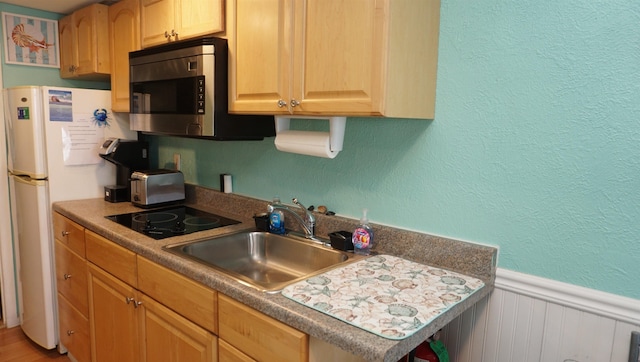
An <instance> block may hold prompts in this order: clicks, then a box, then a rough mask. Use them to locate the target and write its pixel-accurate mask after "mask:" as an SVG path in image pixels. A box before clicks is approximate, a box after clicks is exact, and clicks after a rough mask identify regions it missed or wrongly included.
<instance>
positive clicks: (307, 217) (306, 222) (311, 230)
mask: <svg viewBox="0 0 640 362" xmlns="http://www.w3.org/2000/svg"><path fill="white" fill-rule="evenodd" d="M292 201H293V203H294V204H296V205H298V206H299V207H300V209H302V210H303V211H304V219H303V218H302V217H301V216H300V215H298V213H297V212H295V211H293V210H291V209H290V208H289V207H288V206H287V205H283V204H275V203H271V204H269V206H267V210H268V211H269V212H273V210H276V209H278V210H282V211H285V212H286V213H287V214H289V215H291V216H293V218H294V219H295V220H297V221H298V223H300V225H301V226H302V229H303V230H304V237H305V238H307V239H315V229H316V218H315V216H313V214H312V213H311V211H309V210H307V208H306V207H304V205H302V204H301V203H300V202H298V199H296V198H294V199H293V200H292Z"/></svg>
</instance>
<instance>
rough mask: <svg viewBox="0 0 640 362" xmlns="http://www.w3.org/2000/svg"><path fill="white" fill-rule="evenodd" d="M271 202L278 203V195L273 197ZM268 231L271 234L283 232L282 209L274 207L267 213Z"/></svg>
mask: <svg viewBox="0 0 640 362" xmlns="http://www.w3.org/2000/svg"><path fill="white" fill-rule="evenodd" d="M273 204H274V205H275V204H280V198H279V197H278V196H276V197H274V198H273ZM269 232H270V233H272V234H280V235H282V234H284V213H283V212H282V210H278V209H274V210H273V211H272V212H271V214H270V215H269Z"/></svg>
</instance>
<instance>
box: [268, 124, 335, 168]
mask: <svg viewBox="0 0 640 362" xmlns="http://www.w3.org/2000/svg"><path fill="white" fill-rule="evenodd" d="M274 118H275V129H276V138H277V137H278V134H285V133H287V132H294V131H289V127H290V125H291V119H295V118H299V119H323V120H329V132H328V133H327V132H319V131H295V132H300V133H307V134H326V135H328V137H329V148H330V151H331V155H330V156H329V157H330V158H334V157H335V156H336V155H337V153H338V152H340V151H342V145H343V143H344V130H345V126H346V123H347V117H339V116H326V117H320V116H302V117H299V116H298V117H294V116H275V117H274ZM276 148H278V145H277V142H276ZM284 151H285V152H292V151H287V150H284ZM301 154H305V153H301Z"/></svg>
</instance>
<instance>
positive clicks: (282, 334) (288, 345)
mask: <svg viewBox="0 0 640 362" xmlns="http://www.w3.org/2000/svg"><path fill="white" fill-rule="evenodd" d="M218 323H219V330H220V334H219V336H220V338H221V339H224V340H225V341H227V342H228V343H229V344H230V345H232V346H233V347H235V348H237V349H238V350H240V351H242V352H243V353H245V354H246V355H248V356H249V357H251V358H254V359H258V360H261V361H262V360H264V361H307V360H308V355H309V336H307V335H306V334H304V333H302V332H300V331H298V330H296V329H294V328H291V327H289V326H287V325H286V324H284V323H281V322H279V321H277V320H275V319H273V318H271V317H268V316H266V315H264V314H262V313H260V312H258V311H256V310H254V309H252V308H249V307H247V306H246V305H244V304H241V303H238V302H236V301H235V300H233V299H231V298H229V297H227V296H225V295H222V294H220V295H219V296H218Z"/></svg>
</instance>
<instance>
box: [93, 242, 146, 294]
mask: <svg viewBox="0 0 640 362" xmlns="http://www.w3.org/2000/svg"><path fill="white" fill-rule="evenodd" d="M86 242H87V259H88V260H89V261H91V262H92V263H94V264H95V265H97V266H99V267H101V268H102V269H104V270H106V271H108V272H109V273H111V274H112V275H114V276H115V277H116V278H118V279H120V280H122V281H124V282H125V283H127V284H129V285H131V286H133V287H136V285H137V279H138V278H137V273H138V268H137V266H136V253H134V252H132V251H129V250H127V249H125V248H123V247H122V246H120V245H118V244H116V243H114V242H112V241H110V240H108V239H105V238H103V237H102V236H100V235H98V234H96V233H94V232H92V231H89V230H87V231H86Z"/></svg>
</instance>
